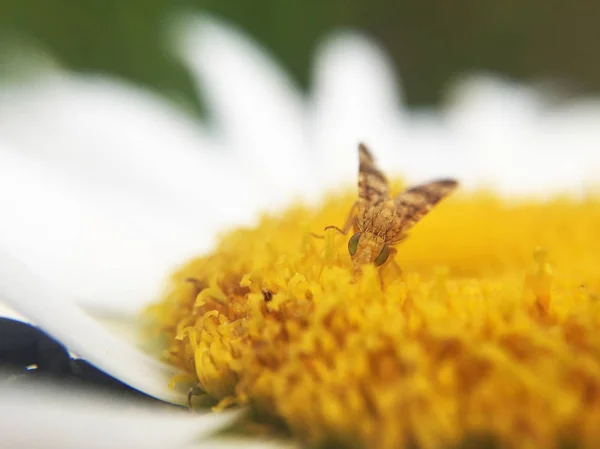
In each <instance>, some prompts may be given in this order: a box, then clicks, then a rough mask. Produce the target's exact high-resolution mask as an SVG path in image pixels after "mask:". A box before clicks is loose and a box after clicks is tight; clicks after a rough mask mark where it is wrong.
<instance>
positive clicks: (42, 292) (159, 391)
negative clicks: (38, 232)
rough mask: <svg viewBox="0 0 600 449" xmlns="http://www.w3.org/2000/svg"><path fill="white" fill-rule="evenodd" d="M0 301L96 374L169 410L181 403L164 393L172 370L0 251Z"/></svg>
mask: <svg viewBox="0 0 600 449" xmlns="http://www.w3.org/2000/svg"><path fill="white" fill-rule="evenodd" d="M0 279H2V284H1V285H0V297H2V299H3V301H4V302H5V303H6V304H7V305H8V306H9V307H11V308H13V309H14V310H16V311H17V312H19V313H21V314H23V315H24V316H26V317H27V318H28V319H30V320H31V322H33V323H34V324H36V325H38V326H39V327H41V328H42V329H43V330H44V331H45V332H46V333H48V334H49V335H50V336H52V337H53V338H54V339H55V340H57V341H59V342H61V343H62V344H64V345H65V346H66V347H67V348H69V350H70V351H72V352H74V353H76V354H77V355H78V356H79V357H81V358H84V359H86V360H87V361H89V362H90V363H91V364H93V365H94V366H96V367H97V368H99V369H100V370H102V371H104V372H106V373H108V374H110V375H111V376H113V377H115V378H116V379H119V380H120V381H122V382H124V383H125V384H127V385H130V386H131V387H133V388H135V389H137V390H140V391H143V392H145V393H146V394H148V395H150V396H153V397H156V398H158V399H162V400H164V401H167V402H172V403H175V404H184V403H185V402H186V392H185V391H183V390H180V389H170V388H169V386H168V385H169V381H170V380H171V379H172V377H173V376H175V375H176V374H178V372H179V371H178V370H177V369H176V368H174V367H172V366H168V365H165V364H163V363H160V362H158V361H157V360H155V359H153V358H152V357H150V356H148V355H146V354H144V353H142V352H141V351H140V350H138V349H137V348H136V347H134V346H133V345H130V344H128V342H127V341H126V340H125V339H123V338H118V337H116V336H115V335H113V334H112V333H111V332H109V331H108V330H107V329H106V328H104V327H103V326H101V325H100V324H99V323H97V322H96V321H94V320H93V319H92V318H90V317H89V316H88V315H86V314H85V313H83V311H82V310H81V309H80V308H79V307H78V306H77V305H76V304H75V302H73V301H72V300H71V298H70V297H68V296H66V294H65V293H64V292H63V291H61V290H60V289H57V288H56V286H55V285H53V284H52V283H51V282H50V281H49V280H48V279H47V278H44V277H41V276H37V275H36V274H35V273H34V272H32V271H31V269H30V267H29V266H28V265H27V264H25V263H23V262H22V261H21V260H19V259H18V258H17V257H14V256H13V255H12V254H10V253H9V252H7V251H5V250H2V251H0Z"/></svg>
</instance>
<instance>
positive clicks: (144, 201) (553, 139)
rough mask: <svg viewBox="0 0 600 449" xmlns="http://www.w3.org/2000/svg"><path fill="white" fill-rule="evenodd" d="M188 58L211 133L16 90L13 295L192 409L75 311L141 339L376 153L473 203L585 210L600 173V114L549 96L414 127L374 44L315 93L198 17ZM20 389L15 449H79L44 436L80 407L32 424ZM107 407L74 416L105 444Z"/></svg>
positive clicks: (108, 82) (458, 104) (430, 116)
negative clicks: (365, 148)
mask: <svg viewBox="0 0 600 449" xmlns="http://www.w3.org/2000/svg"><path fill="white" fill-rule="evenodd" d="M178 51H179V53H180V56H181V57H182V58H183V60H184V62H185V63H186V64H187V65H188V66H189V68H190V70H191V71H192V73H193V75H194V79H195V81H196V82H197V85H198V89H199V90H201V91H202V93H203V96H204V98H205V99H206V100H207V102H208V106H209V111H208V112H209V115H208V119H207V120H206V122H205V123H200V122H199V121H198V120H196V119H195V118H194V117H191V116H189V115H187V114H186V113H184V112H183V111H181V110H178V109H177V108H176V107H175V106H173V105H170V104H168V103H167V102H165V101H164V100H162V99H161V98H159V97H158V96H157V95H155V94H153V93H150V92H148V91H145V90H143V89H141V88H139V87H136V86H132V85H128V84H126V83H124V82H122V81H117V80H114V79H108V78H106V77H100V76H89V75H88V76H82V75H74V74H70V73H64V72H60V71H54V72H52V73H48V74H47V75H45V76H44V77H43V78H41V79H37V80H35V81H33V82H32V81H31V80H29V81H27V82H23V83H22V84H21V85H18V86H15V85H11V86H10V87H4V88H3V89H2V90H0V208H1V210H2V219H0V299H4V300H5V301H6V303H7V304H8V305H10V306H12V308H14V309H16V310H17V311H20V312H21V313H22V315H24V316H25V317H26V318H28V319H30V320H32V321H33V322H36V323H39V324H41V326H42V327H43V328H44V329H45V330H46V331H48V332H49V333H51V334H52V335H54V336H56V337H57V338H58V339H59V340H60V341H62V342H63V343H65V344H66V345H67V346H68V347H69V348H70V349H71V350H73V351H75V352H76V353H78V354H79V355H81V356H82V357H84V358H87V359H88V360H90V361H92V362H93V363H95V364H97V365H98V366H100V367H101V368H103V369H105V370H106V371H107V372H109V373H110V374H113V375H115V376H116V377H119V378H120V379H122V380H124V381H125V382H128V383H130V384H131V385H133V386H135V387H137V388H140V389H143V390H144V391H147V392H149V393H151V394H155V395H157V396H159V397H163V398H167V399H168V398H171V397H172V398H173V400H174V401H176V400H177V398H176V397H175V396H169V395H170V394H173V395H176V393H167V392H166V383H167V381H168V376H169V375H170V374H172V372H173V371H172V370H170V369H168V368H166V367H164V366H162V365H160V364H158V363H157V362H156V361H154V360H152V359H150V358H149V357H148V356H146V355H145V354H143V353H142V352H140V351H139V350H137V349H135V347H134V346H132V345H130V344H129V343H127V340H126V339H120V337H123V334H122V331H123V328H120V329H117V328H115V327H114V326H113V327H109V328H107V327H103V326H102V325H100V324H98V321H94V320H92V319H91V318H89V317H88V316H87V315H84V314H83V312H80V311H79V309H78V308H73V307H71V305H72V301H77V302H78V304H80V305H81V306H83V307H84V308H85V309H86V310H87V311H88V312H93V315H94V316H95V317H96V318H105V319H106V318H113V320H112V323H113V324H114V318H121V319H123V317H125V318H124V319H126V320H130V321H127V323H128V324H130V325H131V326H133V323H134V321H133V320H134V319H135V315H134V314H135V313H136V312H137V311H138V310H139V309H140V307H141V306H142V305H144V304H147V303H148V302H151V301H153V300H155V299H156V298H157V295H159V293H160V288H161V284H162V282H163V281H164V278H165V276H166V275H167V274H168V273H169V272H170V271H171V270H172V269H173V268H174V267H175V266H176V265H178V264H179V263H181V262H183V261H184V260H185V259H186V258H187V257H190V256H192V255H195V254H198V253H200V252H202V251H206V250H208V249H209V248H210V247H211V245H212V244H213V242H214V238H215V235H216V234H217V233H218V232H219V231H221V230H223V229H224V228H226V227H229V226H234V225H240V224H250V223H252V222H253V220H255V219H256V217H257V216H258V214H259V213H260V212H261V211H263V210H277V209H278V208H280V207H282V206H283V205H285V204H286V203H288V202H290V201H291V200H293V199H294V198H295V197H302V198H304V199H306V200H308V201H314V200H317V199H318V198H319V194H320V193H321V192H323V191H324V190H325V189H329V188H337V187H346V186H348V185H351V184H352V183H354V182H355V179H356V163H357V161H356V145H357V143H358V142H359V141H365V142H367V143H368V144H369V145H370V146H371V147H372V148H373V150H374V152H375V154H376V156H377V158H378V159H379V161H380V163H381V165H382V166H383V167H386V171H396V172H397V173H399V174H402V175H404V176H405V177H407V179H408V180H409V181H425V180H427V179H429V178H433V177H438V176H456V177H457V178H458V179H460V180H461V182H462V184H463V185H464V186H465V187H464V188H474V187H477V186H481V185H485V186H490V187H492V188H494V189H496V190H498V191H499V192H501V193H504V194H512V193H516V194H530V193H531V194H538V195H547V194H550V193H556V192H559V191H561V192H562V191H566V192H569V193H572V194H581V193H583V191H584V190H583V189H584V187H587V186H588V185H592V184H593V183H594V182H595V179H596V171H597V170H598V168H599V166H600V155H599V154H598V151H597V150H596V148H595V146H596V145H597V144H598V143H599V142H600V126H598V125H599V124H600V104H598V103H597V102H587V103H575V104H571V105H568V106H565V107H560V108H559V107H550V106H549V105H547V104H546V103H545V101H544V98H543V96H541V95H540V94H539V93H537V92H535V91H533V90H530V89H527V88H523V87H519V86H514V85H511V84H508V83H505V82H502V81H500V80H497V79H493V78H489V77H482V78H475V79H471V80H469V81H465V82H463V83H462V84H461V85H460V86H459V87H458V88H456V89H455V90H454V92H453V94H454V95H453V97H452V101H450V102H449V104H448V105H446V107H445V108H444V109H442V110H440V111H420V112H415V111H409V110H408V109H407V108H406V107H404V106H403V105H402V102H401V101H402V99H401V95H400V93H399V92H398V91H397V90H396V76H395V74H394V73H393V71H392V69H391V66H390V63H389V62H388V60H387V59H386V57H385V55H384V54H383V53H382V52H381V50H380V49H379V48H377V47H376V46H375V45H374V44H373V43H371V42H369V41H368V40H366V39H364V38H363V37H361V36H359V35H355V34H340V35H335V36H333V37H331V38H330V39H329V40H327V41H326V42H325V43H324V44H323V45H322V46H321V48H320V49H319V51H318V53H317V56H316V57H315V59H314V79H313V83H312V86H311V89H310V93H309V94H308V95H305V94H303V93H302V92H301V91H300V90H299V89H298V88H297V87H296V86H294V85H293V83H292V82H291V81H290V79H289V77H288V76H287V75H286V74H285V73H284V71H283V70H281V69H279V68H278V67H277V65H276V64H275V63H274V62H273V61H272V60H271V59H270V58H269V57H268V56H266V55H265V53H264V52H263V51H262V50H260V49H259V48H258V47H257V46H256V44H254V43H251V42H250V41H249V40H248V38H247V37H246V36H243V35H241V34H240V33H239V32H238V31H236V30H235V29H232V28H230V27H229V26H227V25H225V24H222V23H219V22H217V21H215V20H214V19H210V18H199V19H194V20H191V21H188V22H187V23H186V25H185V27H184V28H183V33H182V34H181V40H180V41H179V46H178ZM102 322H103V323H104V325H106V324H107V321H106V320H105V321H102ZM116 335H118V336H119V338H117V337H116ZM107 348H108V349H107ZM119 348H120V349H119ZM109 349H110V350H109ZM17 393H18V394H26V393H23V392H21V391H18V392H17ZM17 393H15V391H14V390H10V389H4V390H2V391H0V395H1V396H2V397H3V399H2V401H0V407H4V408H3V409H2V410H3V412H2V413H3V414H8V413H12V419H9V420H4V419H3V420H2V422H1V423H0V426H1V427H0V430H1V431H2V432H3V434H4V432H5V431H7V430H9V429H10V428H12V430H13V431H12V433H10V434H9V438H11V439H12V440H11V441H13V442H15V444H16V442H17V441H18V438H19V435H26V434H27V435H28V432H31V429H32V428H33V427H34V426H37V425H42V424H40V423H43V422H47V423H51V424H52V426H48V425H47V426H46V427H44V429H43V431H44V432H47V434H48V435H52V437H48V438H53V437H57V438H58V437H59V434H61V432H63V433H62V434H61V435H62V437H61V438H63V437H64V431H65V426H68V425H69V422H70V421H71V419H75V418H72V417H71V415H69V412H68V410H67V411H64V413H65V414H64V415H63V414H61V415H57V416H56V418H55V419H51V420H49V421H43V420H42V416H43V417H46V418H47V416H48V414H50V410H53V409H50V408H48V407H53V406H55V405H56V404H58V402H62V401H63V396H60V399H57V398H56V397H47V396H48V393H47V392H41V393H39V394H35V395H33V396H31V397H28V398H27V403H28V404H36V406H35V407H33V406H30V407H28V408H27V409H22V408H17V409H14V408H13V407H15V405H14V403H15V400H16V399H18V397H15V395H16V394H17ZM177 397H178V398H179V399H181V396H177ZM74 400H75V399H74ZM6 404H11V405H10V407H11V408H10V409H9V408H7V407H8V406H7V405H6ZM94 404H95V402H93V403H92V402H91V400H89V399H86V398H85V397H84V398H83V399H82V398H79V400H77V402H76V403H74V404H73V405H72V407H73V408H74V409H76V410H81V413H84V414H86V415H85V416H90V417H94V420H95V421H94V423H95V426H96V430H106V426H108V425H109V423H113V422H114V421H115V420H114V419H112V416H113V415H112V414H113V413H115V412H114V411H112V409H111V410H108V409H106V408H102V407H100V406H99V407H97V408H96V407H95V405H94ZM38 405H39V407H41V408H38ZM44 407H45V408H44ZM11 410H17V411H16V412H14V413H13V412H11ZM52 413H54V412H52ZM61 413H63V412H61ZM26 416H28V417H29V416H31V417H32V418H33V419H32V420H31V421H30V422H29V423H27V422H25V417H26ZM228 418H229V417H227V416H226V417H225V418H223V419H215V418H214V417H212V416H209V417H200V418H198V417H189V416H187V415H186V417H185V418H184V417H182V416H177V418H175V417H174V416H170V415H169V417H168V418H164V417H162V416H161V417H160V418H156V417H154V416H153V417H152V418H149V420H148V421H146V422H143V420H142V419H141V418H140V419H138V418H135V419H134V418H132V421H131V424H127V426H128V427H130V428H131V430H132V432H133V431H137V432H139V433H138V434H136V435H138V436H137V437H136V436H135V435H134V436H133V437H132V438H133V439H132V440H127V439H125V440H123V441H125V442H122V446H123V447H125V446H126V445H127V444H139V443H142V442H144V443H146V442H155V443H156V442H157V441H159V440H156V439H154V438H155V434H154V433H153V432H150V433H149V434H147V435H146V434H144V435H143V434H142V432H140V428H143V427H146V428H148V427H150V426H153V425H154V424H151V422H157V423H158V421H156V420H157V419H159V420H163V419H164V420H165V423H166V422H167V421H169V420H171V421H172V422H173V427H172V429H173V432H175V429H176V428H177V432H179V435H182V439H181V440H177V441H175V443H176V444H180V445H181V447H183V445H184V444H189V443H190V441H191V439H188V440H186V439H185V437H186V436H187V437H190V438H191V437H192V436H193V435H192V433H190V429H193V428H194V426H198V429H200V428H204V429H207V430H208V429H212V428H219V426H222V425H224V424H226V423H227V422H228ZM44 419H45V418H44ZM153 420H154V421H153ZM180 420H181V421H180ZM194 420H196V421H195V422H194ZM207 420H210V421H207ZM171 421H169V422H171ZM110 425H112V424H110ZM164 425H165V426H168V425H167V424H164ZM77 426H81V427H78V428H83V429H86V431H88V430H89V431H90V432H91V431H92V430H93V429H94V426H92V425H90V424H86V423H78V424H77ZM142 426H143V427H142ZM157 426H158V424H157ZM178 426H180V427H181V429H180V427H178ZM159 433H160V432H157V433H156V435H158V434H159ZM72 435H73V440H69V441H67V442H65V441H66V440H61V441H60V444H61V447H78V445H80V444H81V442H82V441H84V440H85V441H92V440H93V441H95V442H97V444H98V447H102V444H101V443H107V442H108V441H109V440H108V439H107V438H111V435H110V434H108V435H107V433H106V432H102V431H101V432H99V433H98V434H94V438H91V439H90V440H87V439H86V434H82V433H81V432H73V434H72ZM77 438H79V439H77ZM103 438H104V439H103ZM23 441H27V442H28V444H32V441H34V440H31V439H29V440H23ZM46 441H52V440H46ZM58 443H59V441H58V440H56V444H58ZM63 443H64V444H63ZM69 444H70V446H69ZM172 447H175V446H172ZM203 447H204V446H203Z"/></svg>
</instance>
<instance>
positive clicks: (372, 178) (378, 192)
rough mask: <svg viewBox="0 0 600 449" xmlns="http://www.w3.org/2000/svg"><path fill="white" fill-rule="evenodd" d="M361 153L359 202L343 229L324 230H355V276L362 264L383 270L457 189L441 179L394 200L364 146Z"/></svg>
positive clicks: (352, 246) (352, 240)
mask: <svg viewBox="0 0 600 449" xmlns="http://www.w3.org/2000/svg"><path fill="white" fill-rule="evenodd" d="M358 153H359V168H358V200H357V201H356V202H355V203H354V205H353V206H352V209H351V210H350V214H349V215H348V219H347V221H346V224H345V225H344V227H343V228H342V229H340V228H338V227H337V226H333V225H331V226H327V227H326V228H325V230H327V229H335V230H337V231H339V232H340V233H342V234H344V235H347V234H348V231H350V228H351V227H352V228H353V229H354V234H353V235H352V237H350V240H348V252H349V253H350V256H351V258H352V263H353V265H354V272H355V274H356V273H357V272H358V271H360V266H361V265H364V264H369V263H373V264H375V266H377V267H380V266H382V265H384V264H385V263H386V262H387V261H388V260H389V259H390V256H392V259H391V260H393V255H394V254H395V253H396V249H395V248H393V247H392V246H393V245H397V244H398V243H400V242H401V241H403V240H404V239H406V238H407V237H408V235H407V231H408V230H410V229H411V228H412V227H413V226H414V225H415V224H417V223H418V222H419V221H420V220H421V219H422V218H423V217H424V216H425V215H427V213H428V212H429V211H430V210H431V209H433V208H434V206H435V205H436V204H437V203H438V202H439V201H440V200H441V199H442V198H444V197H446V196H447V195H449V194H450V193H452V192H453V191H454V190H455V189H456V188H457V187H458V182H457V181H455V180H453V179H439V180H436V181H432V182H429V183H427V184H422V185H418V186H415V187H412V188H410V189H408V190H405V191H404V192H402V193H400V194H399V195H398V196H396V197H395V198H391V197H390V194H389V187H388V181H387V179H386V177H385V176H384V174H383V173H382V172H381V171H380V170H379V169H378V168H377V165H376V164H375V160H374V159H373V156H372V155H371V153H370V152H369V150H368V149H367V147H366V146H365V145H364V144H362V143H361V144H360V145H359V146H358Z"/></svg>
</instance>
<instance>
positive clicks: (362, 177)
mask: <svg viewBox="0 0 600 449" xmlns="http://www.w3.org/2000/svg"><path fill="white" fill-rule="evenodd" d="M358 155H359V165H358V198H359V199H362V200H364V201H366V202H367V203H368V204H370V205H374V204H378V203H380V202H382V201H386V200H388V199H389V188H388V181H387V178H386V177H385V175H384V174H383V173H382V172H381V170H379V168H377V165H376V164H375V160H374V159H373V156H372V155H371V152H370V151H369V150H368V149H367V147H366V146H365V145H364V144H362V143H361V144H360V145H359V146H358Z"/></svg>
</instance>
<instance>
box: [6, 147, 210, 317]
mask: <svg viewBox="0 0 600 449" xmlns="http://www.w3.org/2000/svg"><path fill="white" fill-rule="evenodd" d="M113 198H114V201H115V203H116V204H121V205H122V206H123V207H124V206H125V204H124V203H119V201H120V199H122V198H120V197H119V196H118V195H113ZM105 200H107V201H110V197H105ZM190 207H193V205H190ZM0 210H2V213H3V219H2V220H0V247H1V248H3V249H5V250H7V251H10V252H11V253H13V254H18V255H19V257H20V258H21V259H22V260H25V261H27V263H28V264H30V266H31V268H32V270H33V271H34V272H35V273H39V274H40V275H43V276H45V277H47V278H48V279H52V281H53V283H55V284H56V285H57V286H58V287H59V288H60V289H61V290H62V291H65V292H67V293H69V294H70V295H72V297H74V298H77V299H80V300H82V301H84V302H92V303H94V302H96V303H101V304H103V305H105V306H106V307H111V306H112V307H115V308H118V309H120V310H128V311H133V310H136V309H137V308H139V307H140V306H141V305H142V304H143V303H144V302H148V301H151V300H152V299H153V298H154V297H155V295H156V294H157V292H158V290H159V288H160V286H161V283H162V282H163V281H164V277H165V275H166V274H167V273H168V272H170V271H172V270H173V267H174V264H178V263H181V261H182V260H184V259H185V258H186V257H188V256H191V255H192V254H193V253H194V251H198V250H204V249H206V248H208V247H209V246H210V245H211V243H212V234H211V231H212V232H216V227H215V226H209V224H207V225H206V226H205V227H202V226H200V225H197V226H198V227H197V228H196V229H195V228H194V223H193V222H191V223H190V222H187V221H186V220H185V219H183V218H182V219H181V222H180V223H179V224H178V223H177V221H176V220H173V219H172V217H170V216H169V209H167V208H166V207H165V209H164V216H161V215H160V211H156V210H154V209H152V208H151V207H144V205H141V204H137V205H136V204H135V203H133V202H131V210H129V211H125V210H123V211H122V212H123V213H122V214H118V213H116V211H115V204H113V203H112V202H110V204H106V203H103V202H102V201H99V200H98V198H94V197H93V196H90V195H88V192H87V191H86V189H85V188H79V186H78V185H77V184H76V183H72V182H68V181H67V180H64V179H62V178H61V177H60V176H56V173H55V171H54V170H52V169H50V168H48V167H47V166H46V165H44V164H43V163H37V164H35V163H33V162H32V161H31V160H27V158H26V156H25V155H24V154H21V153H19V152H18V151H16V150H13V149H10V148H8V147H7V146H6V145H5V146H2V145H1V144H0ZM212 213H215V214H216V213H217V212H214V211H213V212H212ZM40 299H43V298H40Z"/></svg>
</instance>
